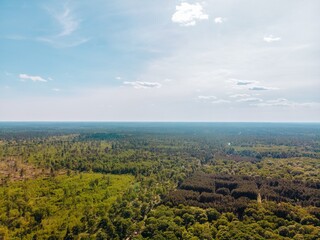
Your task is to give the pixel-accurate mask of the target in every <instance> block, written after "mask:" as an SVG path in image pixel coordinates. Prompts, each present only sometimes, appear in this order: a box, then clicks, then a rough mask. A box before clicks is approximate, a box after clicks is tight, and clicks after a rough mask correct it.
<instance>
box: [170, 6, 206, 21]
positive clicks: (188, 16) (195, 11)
mask: <svg viewBox="0 0 320 240" xmlns="http://www.w3.org/2000/svg"><path fill="white" fill-rule="evenodd" d="M208 18H209V16H208V15H207V14H205V13H204V12H203V7H202V6H201V4H199V3H195V4H190V3H186V2H182V3H181V4H180V5H178V6H176V12H175V13H174V14H173V15H172V18H171V20H172V22H174V23H179V24H180V25H181V26H194V25H196V23H197V21H200V20H207V19H208Z"/></svg>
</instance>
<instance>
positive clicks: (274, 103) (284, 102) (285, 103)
mask: <svg viewBox="0 0 320 240" xmlns="http://www.w3.org/2000/svg"><path fill="white" fill-rule="evenodd" d="M252 105H254V106H259V107H313V106H320V103H318V102H293V101H289V100H288V99H285V98H278V99H274V100H268V101H265V102H261V103H256V104H252Z"/></svg>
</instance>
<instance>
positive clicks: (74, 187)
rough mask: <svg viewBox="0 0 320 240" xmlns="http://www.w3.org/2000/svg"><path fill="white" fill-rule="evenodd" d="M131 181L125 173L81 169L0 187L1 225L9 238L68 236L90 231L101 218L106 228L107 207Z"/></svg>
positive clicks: (103, 226)
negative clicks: (106, 173)
mask: <svg viewBox="0 0 320 240" xmlns="http://www.w3.org/2000/svg"><path fill="white" fill-rule="evenodd" d="M133 181H134V178H133V177H132V176H128V175H120V176H117V175H102V174H96V173H83V174H73V175H72V176H58V177H55V178H49V179H35V180H28V181H25V182H15V183H11V184H10V185H9V186H7V187H1V188H0V195H1V196H3V198H1V199H0V209H2V210H1V215H0V226H1V228H0V229H3V230H2V232H4V233H3V234H7V233H6V232H9V237H10V239H11V238H18V237H22V238H27V239H31V238H32V237H34V236H37V238H38V239H45V238H49V237H50V236H51V237H53V236H56V237H58V238H59V239H60V238H62V237H65V238H66V239H68V236H69V235H71V234H72V235H79V234H80V233H81V232H84V233H88V234H89V235H91V234H92V233H94V232H95V231H96V228H97V224H98V222H99V219H101V220H100V223H99V224H100V225H101V228H104V229H107V230H109V229H108V227H110V228H112V226H110V224H109V225H108V223H109V222H110V221H109V222H108V220H107V219H108V218H107V216H108V211H109V209H110V207H111V205H112V204H113V203H114V202H115V201H116V199H117V196H119V195H120V194H122V193H123V192H124V191H126V189H128V187H129V186H130V185H131V184H132V183H133ZM106 193H108V194H106Z"/></svg>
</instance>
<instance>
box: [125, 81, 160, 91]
mask: <svg viewBox="0 0 320 240" xmlns="http://www.w3.org/2000/svg"><path fill="white" fill-rule="evenodd" d="M123 84H125V85H131V86H133V87H134V88H137V89H140V88H160V87H161V86H162V85H161V84H160V83H158V82H140V81H134V82H123Z"/></svg>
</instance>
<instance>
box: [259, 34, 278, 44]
mask: <svg viewBox="0 0 320 240" xmlns="http://www.w3.org/2000/svg"><path fill="white" fill-rule="evenodd" d="M280 40H281V37H274V36H273V35H269V36H267V37H264V38H263V41H265V42H268V43H271V42H277V41H280Z"/></svg>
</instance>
